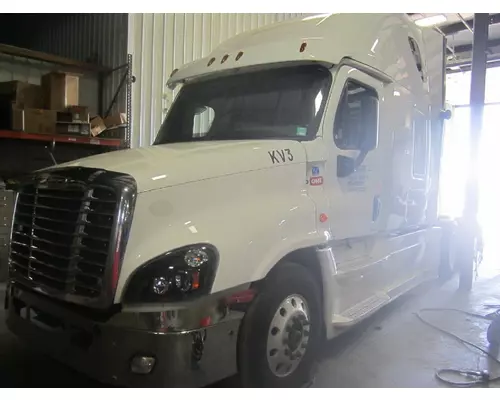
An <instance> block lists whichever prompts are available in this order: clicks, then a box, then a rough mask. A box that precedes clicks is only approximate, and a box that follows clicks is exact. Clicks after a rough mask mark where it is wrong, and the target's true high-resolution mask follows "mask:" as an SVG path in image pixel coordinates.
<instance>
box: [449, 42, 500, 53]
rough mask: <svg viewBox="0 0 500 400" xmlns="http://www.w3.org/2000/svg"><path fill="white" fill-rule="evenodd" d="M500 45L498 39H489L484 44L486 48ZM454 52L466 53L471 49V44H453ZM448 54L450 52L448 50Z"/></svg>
mask: <svg viewBox="0 0 500 400" xmlns="http://www.w3.org/2000/svg"><path fill="white" fill-rule="evenodd" d="M496 46H500V39H490V40H488V42H487V44H486V49H490V48H492V47H496ZM453 51H454V52H455V53H466V52H469V51H472V44H462V45H460V46H455V47H454V48H453ZM448 54H451V52H450V51H449V50H448Z"/></svg>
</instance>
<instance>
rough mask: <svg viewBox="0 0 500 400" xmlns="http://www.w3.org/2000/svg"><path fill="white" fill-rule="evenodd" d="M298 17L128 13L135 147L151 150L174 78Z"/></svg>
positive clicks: (172, 97) (170, 98)
mask: <svg viewBox="0 0 500 400" xmlns="http://www.w3.org/2000/svg"><path fill="white" fill-rule="evenodd" d="M298 15H299V14H129V20H128V27H129V29H128V52H129V53H130V54H132V57H133V75H134V76H135V77H136V82H135V83H134V84H133V90H132V140H131V144H132V146H133V147H138V146H148V145H150V144H151V143H152V142H153V140H154V138H155V136H156V133H157V132H158V129H159V128H160V125H161V123H162V121H163V118H164V116H165V112H166V110H167V109H168V107H169V106H170V105H171V104H172V101H173V99H174V96H175V94H176V93H175V92H172V91H171V90H169V89H168V88H167V87H166V82H167V80H168V77H169V76H170V73H171V72H172V71H173V70H174V69H175V68H179V67H180V66H181V65H183V64H185V63H188V62H191V61H193V60H195V59H198V58H201V57H205V56H207V55H208V54H209V53H210V52H211V51H212V50H213V49H214V48H215V47H216V46H218V45H219V44H220V43H221V42H223V41H225V40H226V39H229V38H230V37H232V36H234V35H236V34H238V33H241V32H244V31H247V30H249V29H255V28H260V27H261V26H264V25H268V24H271V23H274V22H278V21H283V20H285V19H289V18H293V17H296V16H298Z"/></svg>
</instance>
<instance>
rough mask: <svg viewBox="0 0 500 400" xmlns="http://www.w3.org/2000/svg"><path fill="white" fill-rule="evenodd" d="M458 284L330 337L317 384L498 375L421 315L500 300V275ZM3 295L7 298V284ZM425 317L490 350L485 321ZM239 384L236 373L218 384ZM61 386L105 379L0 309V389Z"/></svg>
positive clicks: (424, 382)
mask: <svg viewBox="0 0 500 400" xmlns="http://www.w3.org/2000/svg"><path fill="white" fill-rule="evenodd" d="M456 289H457V282H455V281H452V282H448V283H447V284H446V285H444V286H440V285H438V284H437V283H434V282H433V283H430V284H426V285H424V286H422V287H420V288H417V289H416V290H414V291H413V292H411V293H409V294H407V295H405V296H403V297H401V298H400V299H398V300H397V301H395V302H394V303H393V304H391V305H389V306H388V307H386V308H385V309H384V310H382V311H380V312H379V313H377V314H375V315H374V316H373V317H371V318H370V319H369V320H367V321H365V322H364V323H362V324H361V325H360V326H358V327H356V328H355V329H353V330H351V331H350V332H349V333H348V334H346V335H344V336H342V337H339V338H337V339H336V340H334V341H332V342H331V343H329V344H328V345H327V347H326V349H325V351H324V357H323V360H322V362H321V365H320V368H319V371H318V375H317V378H316V381H315V384H314V386H315V387H437V386H443V384H441V383H439V382H438V381H437V380H436V379H435V377H434V373H435V371H436V370H437V369H439V368H458V369H474V370H477V369H489V371H490V373H491V375H492V376H498V375H500V368H499V367H500V364H496V363H494V362H492V361H489V360H487V359H486V357H485V356H483V355H481V354H479V352H478V351H477V350H474V349H470V348H469V347H467V346H464V345H462V344H460V343H458V342H456V341H455V340H454V339H452V338H449V337H446V336H444V335H443V334H441V333H439V332H437V331H435V330H433V329H431V328H429V327H427V326H426V325H424V324H423V323H422V322H420V321H419V320H418V319H417V317H416V316H415V312H417V311H418V310H420V309H422V308H432V307H452V308H460V309H463V310H468V311H474V312H478V313H482V314H486V313H488V312H489V311H490V310H488V309H486V308H485V307H484V305H485V304H490V305H493V304H500V290H499V289H500V275H496V276H494V277H492V276H488V277H486V278H484V277H483V278H480V279H479V280H478V282H476V283H475V285H474V289H473V291H472V292H471V293H469V294H463V293H462V294H460V293H458V292H457V290H456ZM0 296H2V297H1V298H2V299H3V290H2V288H1V287H0ZM425 318H426V319H427V320H429V321H431V322H433V323H435V324H438V325H439V326H441V327H443V328H445V329H447V330H450V331H452V332H453V333H455V334H457V335H459V336H461V337H463V338H464V339H467V340H469V341H472V342H473V343H475V344H477V345H479V346H481V347H483V348H487V341H486V329H487V327H488V322H487V321H483V320H476V319H474V318H471V317H467V316H465V315H462V314H456V313H452V312H435V313H430V314H425ZM238 385H239V383H238V379H237V377H235V378H231V379H228V380H226V381H223V382H219V383H217V384H216V385H214V386H216V387H227V386H232V387H234V386H236V387H237V386H238ZM61 386H64V387H96V386H101V385H100V384H99V383H97V382H94V381H91V380H89V379H87V378H86V377H84V376H82V375H80V374H78V373H76V372H73V371H72V370H69V369H68V368H66V367H64V366H63V365H60V364H58V363H57V362H54V361H52V360H51V359H49V358H47V357H45V356H42V355H39V354H35V353H33V352H31V351H29V350H28V349H27V348H26V347H25V346H23V345H22V344H21V343H20V342H18V341H17V340H16V339H15V338H14V337H13V336H12V335H11V334H10V333H9V332H8V331H7V330H6V327H5V324H4V315H3V310H2V311H0V387H61ZM491 386H493V384H492V385H491ZM497 386H500V385H497Z"/></svg>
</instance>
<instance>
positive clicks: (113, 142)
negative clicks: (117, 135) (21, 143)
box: [0, 130, 123, 147]
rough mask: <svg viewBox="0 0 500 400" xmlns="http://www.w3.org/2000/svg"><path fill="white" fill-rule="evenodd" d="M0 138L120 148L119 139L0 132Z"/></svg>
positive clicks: (120, 141) (120, 142)
mask: <svg viewBox="0 0 500 400" xmlns="http://www.w3.org/2000/svg"><path fill="white" fill-rule="evenodd" d="M0 138H6V139H23V140H38V141H42V142H54V143H78V144H90V145H94V146H106V147H122V144H123V142H122V140H121V139H100V138H97V137H85V136H69V135H49V134H41V133H26V132H19V131H9V130H0Z"/></svg>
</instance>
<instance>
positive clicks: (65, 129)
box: [56, 122, 90, 136]
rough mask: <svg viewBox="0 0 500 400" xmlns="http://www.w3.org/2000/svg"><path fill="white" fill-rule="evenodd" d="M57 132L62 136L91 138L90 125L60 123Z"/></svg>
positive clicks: (57, 125)
mask: <svg viewBox="0 0 500 400" xmlns="http://www.w3.org/2000/svg"><path fill="white" fill-rule="evenodd" d="M56 132H57V133H58V134H60V135H72V136H89V135H90V124H82V123H66V122H58V123H57V124H56Z"/></svg>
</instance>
